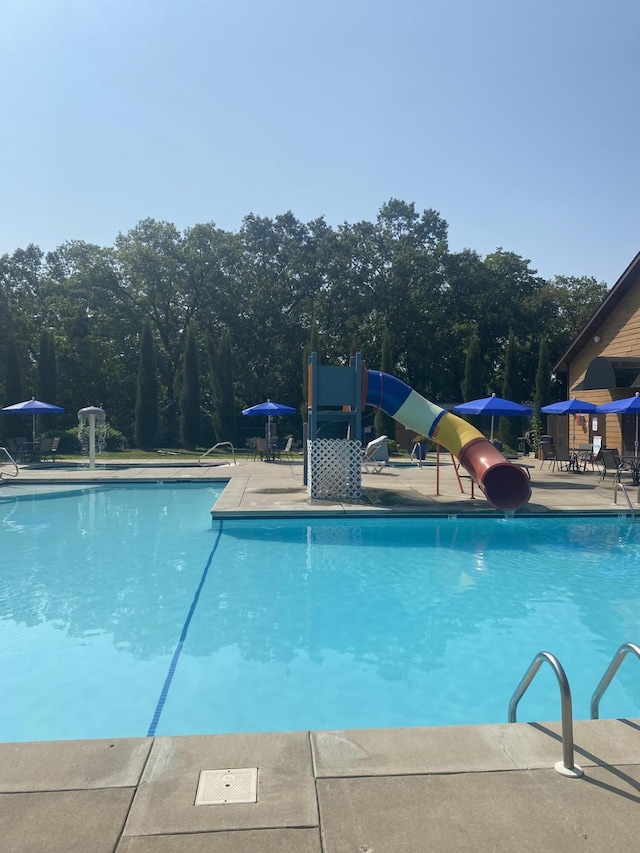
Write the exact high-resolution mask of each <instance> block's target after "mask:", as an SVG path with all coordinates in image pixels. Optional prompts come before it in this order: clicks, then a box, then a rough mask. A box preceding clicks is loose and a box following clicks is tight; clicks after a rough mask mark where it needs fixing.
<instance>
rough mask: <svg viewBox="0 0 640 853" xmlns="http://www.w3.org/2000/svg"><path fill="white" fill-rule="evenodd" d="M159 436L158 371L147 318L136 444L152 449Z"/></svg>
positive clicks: (139, 386)
mask: <svg viewBox="0 0 640 853" xmlns="http://www.w3.org/2000/svg"><path fill="white" fill-rule="evenodd" d="M157 438H158V371H157V365H156V351H155V346H154V343H153V334H152V332H151V323H150V322H149V320H148V319H147V320H145V322H144V326H143V327H142V337H141V340H140V364H139V367H138V387H137V393H136V421H135V439H136V446H137V447H139V448H140V449H141V450H152V449H153V448H154V446H155V443H156V441H157Z"/></svg>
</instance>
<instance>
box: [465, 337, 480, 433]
mask: <svg viewBox="0 0 640 853" xmlns="http://www.w3.org/2000/svg"><path fill="white" fill-rule="evenodd" d="M460 390H461V391H462V399H463V400H464V401H465V403H467V402H469V400H478V399H480V398H481V397H484V390H485V389H484V382H483V371H482V353H481V352H480V339H479V338H478V332H477V331H476V330H475V329H474V331H473V332H472V334H471V340H470V341H469V346H468V347H467V355H466V358H465V364H464V379H463V380H462V384H461V387H460ZM469 422H470V423H471V424H473V426H475V427H476V428H477V429H480V424H481V423H482V416H481V415H471V416H470V417H469Z"/></svg>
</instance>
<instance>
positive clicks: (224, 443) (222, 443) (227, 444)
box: [198, 441, 238, 465]
mask: <svg viewBox="0 0 640 853" xmlns="http://www.w3.org/2000/svg"><path fill="white" fill-rule="evenodd" d="M219 447H230V448H231V455H232V456H233V464H234V465H237V464H238V463H237V462H236V451H235V449H234V447H233V444H232V443H231V442H230V441H219V442H218V443H217V444H214V445H213V447H210V448H209V449H208V450H205V452H204V453H203V454H202V456H199V457H198V464H199V465H206V464H207V463H206V462H203V461H202V460H203V459H206V457H207V456H208V455H209V454H210V453H213V451H214V450H217V449H218V448H219ZM228 464H231V463H228Z"/></svg>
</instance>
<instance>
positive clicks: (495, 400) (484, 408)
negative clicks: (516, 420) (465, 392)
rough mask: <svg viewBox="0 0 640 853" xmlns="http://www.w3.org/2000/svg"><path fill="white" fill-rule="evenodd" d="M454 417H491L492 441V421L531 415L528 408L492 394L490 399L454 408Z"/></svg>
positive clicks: (482, 399)
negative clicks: (499, 418) (497, 418)
mask: <svg viewBox="0 0 640 853" xmlns="http://www.w3.org/2000/svg"><path fill="white" fill-rule="evenodd" d="M453 411H454V412H455V413H456V415H491V441H493V419H494V418H495V417H496V416H497V417H524V416H528V415H530V414H531V408H530V407H529V406H523V405H522V404H521V403H514V402H513V401H512V400H504V399H503V398H502V397H496V395H495V394H492V395H491V396H490V397H482V398H481V399H480V400H469V401H468V402H467V403H460V404H459V405H458V406H454V409H453Z"/></svg>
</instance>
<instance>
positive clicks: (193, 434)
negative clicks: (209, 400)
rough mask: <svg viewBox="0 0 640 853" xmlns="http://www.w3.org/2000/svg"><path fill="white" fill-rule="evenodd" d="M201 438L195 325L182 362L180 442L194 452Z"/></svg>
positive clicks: (187, 340) (188, 338) (190, 333)
mask: <svg viewBox="0 0 640 853" xmlns="http://www.w3.org/2000/svg"><path fill="white" fill-rule="evenodd" d="M199 437H200V374H199V372H198V351H197V348H196V333H195V328H194V325H193V323H190V324H189V328H188V329H187V339H186V341H185V347H184V357H183V360H182V383H181V387H180V440H181V442H182V446H183V447H186V448H187V449H188V450H194V449H195V448H196V447H197V445H198V439H199Z"/></svg>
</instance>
